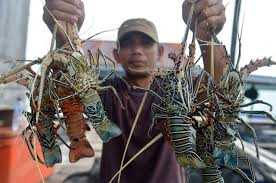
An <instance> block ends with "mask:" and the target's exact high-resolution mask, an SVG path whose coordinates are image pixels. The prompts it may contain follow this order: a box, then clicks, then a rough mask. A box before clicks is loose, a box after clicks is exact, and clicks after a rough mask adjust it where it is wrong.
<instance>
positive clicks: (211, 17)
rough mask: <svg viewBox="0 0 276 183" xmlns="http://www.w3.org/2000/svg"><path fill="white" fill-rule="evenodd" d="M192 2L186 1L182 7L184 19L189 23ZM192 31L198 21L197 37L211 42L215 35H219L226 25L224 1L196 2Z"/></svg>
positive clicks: (208, 0) (190, 0) (202, 0)
mask: <svg viewBox="0 0 276 183" xmlns="http://www.w3.org/2000/svg"><path fill="white" fill-rule="evenodd" d="M191 2H192V0H185V1H184V3H183V5H182V17H183V20H184V22H185V23H187V20H188V16H189V12H190V8H191V5H192V3H191ZM195 3H196V4H195V12H194V17H193V19H192V24H191V25H192V26H191V29H192V31H194V27H195V21H196V19H197V37H198V38H199V39H201V40H204V41H210V39H211V36H212V34H213V33H215V34H218V33H219V32H220V31H221V30H222V28H223V25H224V24H225V21H226V17H225V6H224V5H223V2H222V0H196V2H195Z"/></svg>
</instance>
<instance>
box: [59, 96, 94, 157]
mask: <svg viewBox="0 0 276 183" xmlns="http://www.w3.org/2000/svg"><path fill="white" fill-rule="evenodd" d="M61 109H62V111H63V115H64V117H65V121H66V127H67V135H68V137H69V139H70V141H71V145H70V151H69V160H70V162H76V161H78V160H79V159H81V158H85V157H93V156H94V154H95V152H94V150H93V148H92V147H91V145H90V144H89V142H88V140H87V139H86V136H85V131H86V130H87V126H86V123H85V119H84V117H83V114H82V112H83V106H82V105H81V103H80V99H78V98H71V99H66V100H65V101H63V102H62V105H61Z"/></svg>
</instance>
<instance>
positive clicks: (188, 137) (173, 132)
mask: <svg viewBox="0 0 276 183" xmlns="http://www.w3.org/2000/svg"><path fill="white" fill-rule="evenodd" d="M167 124H168V127H169V136H170V140H171V144H172V146H173V148H174V150H175V154H176V157H177V161H178V163H179V164H180V165H181V166H183V167H186V166H191V167H193V168H203V167H204V166H205V165H204V163H203V161H202V160H201V158H200V157H199V156H198V155H197V154H196V152H195V150H194V148H193V142H192V141H193V140H192V131H191V128H192V125H191V124H188V123H184V121H183V120H182V119H180V118H172V119H170V120H169V123H167Z"/></svg>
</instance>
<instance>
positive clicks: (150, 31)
mask: <svg viewBox="0 0 276 183" xmlns="http://www.w3.org/2000/svg"><path fill="white" fill-rule="evenodd" d="M129 32H141V33H144V34H146V35H147V36H149V37H150V38H151V39H153V40H154V41H155V42H158V34H157V30H156V27H155V25H154V24H153V23H152V22H151V21H148V20H146V19H143V18H135V19H128V20H126V21H125V22H123V23H122V25H121V26H120V28H119V31H118V40H120V39H121V38H122V37H123V36H125V35H126V34H127V33H129Z"/></svg>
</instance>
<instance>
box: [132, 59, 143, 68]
mask: <svg viewBox="0 0 276 183" xmlns="http://www.w3.org/2000/svg"><path fill="white" fill-rule="evenodd" d="M129 64H130V65H133V66H136V67H142V66H145V65H146V63H145V62H144V61H142V60H133V61H130V62H129Z"/></svg>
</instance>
